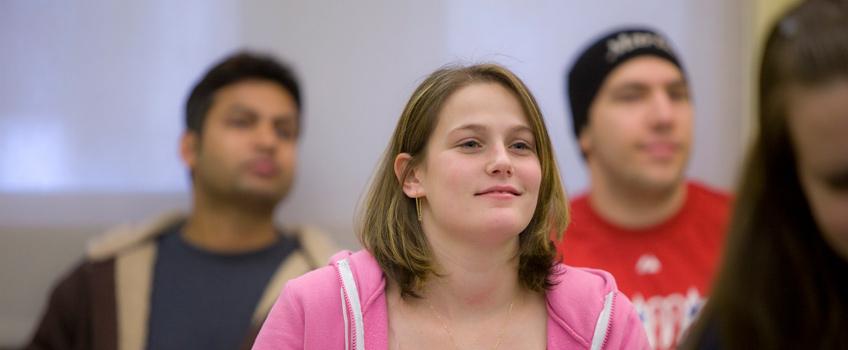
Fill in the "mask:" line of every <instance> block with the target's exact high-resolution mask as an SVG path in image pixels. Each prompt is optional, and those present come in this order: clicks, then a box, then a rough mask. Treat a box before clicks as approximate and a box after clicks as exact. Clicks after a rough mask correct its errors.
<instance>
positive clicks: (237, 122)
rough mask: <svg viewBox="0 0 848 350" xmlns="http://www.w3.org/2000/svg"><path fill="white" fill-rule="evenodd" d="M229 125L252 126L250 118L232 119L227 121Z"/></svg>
mask: <svg viewBox="0 0 848 350" xmlns="http://www.w3.org/2000/svg"><path fill="white" fill-rule="evenodd" d="M227 124H228V125H231V126H235V127H246V126H249V125H250V119H248V118H230V119H228V120H227Z"/></svg>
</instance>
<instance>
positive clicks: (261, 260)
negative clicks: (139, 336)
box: [147, 228, 300, 350]
mask: <svg viewBox="0 0 848 350" xmlns="http://www.w3.org/2000/svg"><path fill="white" fill-rule="evenodd" d="M180 233H181V231H180V230H179V228H176V229H174V230H173V231H172V232H168V233H165V234H163V235H162V236H160V237H159V239H158V249H157V257H156V265H155V267H154V274H153V291H152V293H151V302H150V324H149V334H148V339H147V348H148V349H156V350H162V349H180V350H185V349H204V350H207V349H226V350H232V349H238V348H239V346H240V345H241V344H242V343H244V341H245V338H246V337H247V335H248V331H249V330H250V323H251V318H252V316H253V313H254V310H255V308H256V305H257V304H258V303H259V298H261V297H262V294H263V292H264V291H265V287H266V286H267V284H268V282H269V280H270V279H271V276H272V275H273V274H274V272H276V270H277V268H278V267H279V265H280V263H281V262H282V261H283V260H284V259H286V257H287V256H288V255H289V254H291V252H292V251H294V250H295V249H298V248H299V247H300V245H299V242H298V241H297V240H296V239H294V238H290V237H284V236H280V239H279V240H277V242H276V243H274V244H273V245H272V246H270V247H266V248H263V249H261V250H258V251H254V252H249V253H240V254H219V253H212V252H209V251H205V250H203V249H200V248H198V247H196V246H193V245H191V244H190V243H188V242H187V241H186V240H185V239H184V238H183V237H182V235H181V234H180Z"/></svg>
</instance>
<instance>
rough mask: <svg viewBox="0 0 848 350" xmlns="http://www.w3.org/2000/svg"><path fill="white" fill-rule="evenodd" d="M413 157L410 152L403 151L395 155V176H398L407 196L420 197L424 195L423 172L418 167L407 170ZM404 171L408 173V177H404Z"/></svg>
mask: <svg viewBox="0 0 848 350" xmlns="http://www.w3.org/2000/svg"><path fill="white" fill-rule="evenodd" d="M411 159H412V156H411V155H409V153H401V154H398V155H397V157H395V164H394V168H395V177H397V179H398V182H400V184H401V187H402V188H403V193H405V194H406V196H407V197H409V198H418V197H422V196H424V187H423V186H421V179H420V175H421V173H420V172H419V171H418V169H414V168H413V169H409V172H406V170H407V169H406V167H407V166H409V161H410V160H411ZM404 173H406V177H404Z"/></svg>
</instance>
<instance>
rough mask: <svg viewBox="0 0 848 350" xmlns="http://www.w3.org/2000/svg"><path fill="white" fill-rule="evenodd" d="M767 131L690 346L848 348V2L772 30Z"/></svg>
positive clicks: (764, 90)
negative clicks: (714, 281)
mask: <svg viewBox="0 0 848 350" xmlns="http://www.w3.org/2000/svg"><path fill="white" fill-rule="evenodd" d="M760 73H761V75H760V94H759V96H760V117H759V127H760V131H759V135H758V137H757V139H756V141H755V143H754V145H753V148H752V150H751V153H750V155H749V159H748V163H747V167H746V170H745V172H744V174H743V181H742V184H741V187H740V189H739V194H738V196H737V200H736V209H735V213H734V216H733V220H732V224H731V230H730V234H729V236H728V239H729V241H728V244H729V246H728V249H727V250H726V254H727V256H726V259H725V261H724V266H723V270H722V271H721V273H720V277H719V279H718V282H717V285H716V287H715V289H714V291H713V294H712V297H711V300H710V301H709V302H708V304H707V306H706V307H705V309H704V312H703V314H702V318H701V320H700V321H699V323H698V324H697V325H696V326H695V327H694V328H693V330H692V333H691V336H690V339H689V340H688V342H687V347H688V348H725V349H778V348H781V349H848V332H846V330H848V1H845V0H838V1H829V0H814V1H808V2H805V3H802V4H800V5H798V6H797V7H796V8H794V9H793V10H791V11H790V12H788V13H787V14H786V15H785V16H784V17H783V18H782V19H781V20H780V21H779V22H778V23H777V25H776V26H775V27H774V28H773V30H772V32H771V34H770V36H769V38H768V41H767V42H766V48H765V51H764V54H763V61H762V67H761V72H760Z"/></svg>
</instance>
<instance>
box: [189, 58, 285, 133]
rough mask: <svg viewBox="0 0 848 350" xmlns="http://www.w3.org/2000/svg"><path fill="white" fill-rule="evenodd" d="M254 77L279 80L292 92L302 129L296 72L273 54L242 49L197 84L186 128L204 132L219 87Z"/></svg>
mask: <svg viewBox="0 0 848 350" xmlns="http://www.w3.org/2000/svg"><path fill="white" fill-rule="evenodd" d="M254 79H255V80H268V81H272V82H274V83H277V84H279V85H280V86H281V87H282V88H283V89H285V90H286V91H288V92H289V93H290V94H291V95H292V98H293V99H294V103H295V107H297V111H298V113H297V115H298V130H300V115H301V113H300V112H301V102H300V98H301V97H300V86H299V84H298V82H297V77H296V76H295V74H294V72H293V71H292V69H291V68H290V67H289V66H288V65H286V64H285V63H282V62H280V60H278V59H276V58H274V57H272V56H270V55H266V54H259V53H253V52H249V51H239V52H236V53H234V54H232V55H230V56H227V57H225V58H224V59H222V60H221V61H220V62H218V63H216V64H215V65H214V66H213V67H212V68H210V69H209V71H208V72H206V74H204V75H203V77H202V78H201V79H200V81H198V82H197V84H195V85H194V87H193V88H192V89H191V93H190V94H189V97H188V100H186V106H185V127H186V130H187V131H191V132H195V133H198V134H200V133H201V132H202V131H203V124H204V121H206V114H207V112H209V108H210V107H211V106H212V102H213V99H214V97H215V93H216V92H217V91H218V90H220V89H221V88H223V87H225V86H229V85H232V84H235V83H239V82H242V81H245V80H254Z"/></svg>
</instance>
